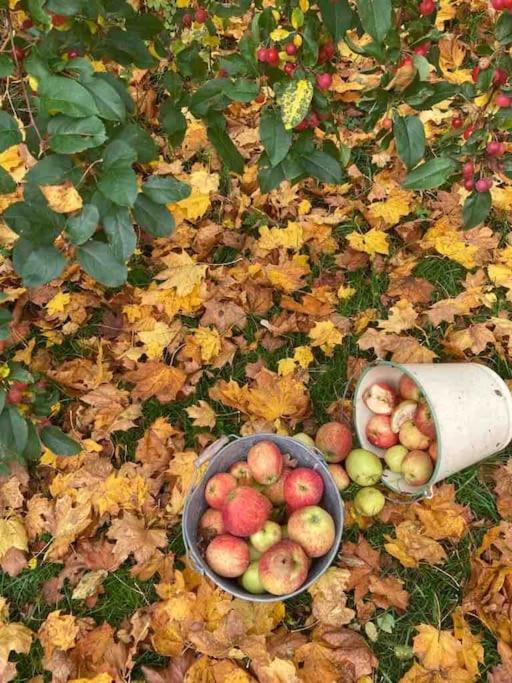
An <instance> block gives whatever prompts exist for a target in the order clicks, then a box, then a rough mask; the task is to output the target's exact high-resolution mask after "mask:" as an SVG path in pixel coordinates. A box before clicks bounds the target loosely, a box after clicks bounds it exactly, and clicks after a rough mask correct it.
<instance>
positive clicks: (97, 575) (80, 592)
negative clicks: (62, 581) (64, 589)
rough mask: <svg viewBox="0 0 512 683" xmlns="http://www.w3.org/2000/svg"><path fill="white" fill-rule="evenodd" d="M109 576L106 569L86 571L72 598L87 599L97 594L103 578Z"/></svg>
mask: <svg viewBox="0 0 512 683" xmlns="http://www.w3.org/2000/svg"><path fill="white" fill-rule="evenodd" d="M106 576H108V572H107V571H106V570H105V569H97V570H96V571H93V572H86V573H85V574H84V575H83V576H82V578H81V579H80V581H79V582H78V584H77V585H76V587H75V589H74V590H73V593H72V595H71V599H72V600H85V599H86V598H88V597H90V596H91V595H95V593H96V591H97V589H98V587H99V586H100V584H101V582H102V581H103V579H104V578H105V577H106Z"/></svg>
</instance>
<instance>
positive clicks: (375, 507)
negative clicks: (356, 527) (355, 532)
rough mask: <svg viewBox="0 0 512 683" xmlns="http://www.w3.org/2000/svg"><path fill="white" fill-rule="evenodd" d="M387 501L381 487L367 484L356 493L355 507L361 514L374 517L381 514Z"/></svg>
mask: <svg viewBox="0 0 512 683" xmlns="http://www.w3.org/2000/svg"><path fill="white" fill-rule="evenodd" d="M385 502H386V499H385V498H384V495H383V494H382V493H381V491H379V489H376V488H375V487H373V486H365V487H364V488H362V489H361V490H360V491H358V492H357V493H356V495H355V498H354V507H355V509H356V511H357V512H359V514H360V515H364V516H365V517H373V516H374V515H378V514H379V512H380V511H381V510H382V508H383V507H384V504H385Z"/></svg>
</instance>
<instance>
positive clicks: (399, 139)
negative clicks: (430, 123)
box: [393, 115, 425, 168]
mask: <svg viewBox="0 0 512 683" xmlns="http://www.w3.org/2000/svg"><path fill="white" fill-rule="evenodd" d="M393 133H394V135H395V141H396V151H397V152H398V156H399V157H400V159H401V160H402V161H403V162H404V164H405V165H406V166H407V168H413V167H414V166H416V164H417V163H419V162H420V161H421V159H423V155H424V154H425V130H424V128H423V123H422V122H421V121H420V119H419V118H418V117H417V116H404V117H402V116H398V115H395V116H394V117H393Z"/></svg>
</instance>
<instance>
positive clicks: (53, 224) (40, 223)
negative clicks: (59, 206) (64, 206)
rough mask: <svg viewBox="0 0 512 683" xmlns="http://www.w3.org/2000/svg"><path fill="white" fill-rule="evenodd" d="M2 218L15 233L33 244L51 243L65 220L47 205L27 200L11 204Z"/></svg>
mask: <svg viewBox="0 0 512 683" xmlns="http://www.w3.org/2000/svg"><path fill="white" fill-rule="evenodd" d="M2 218H3V220H4V221H5V222H6V223H7V225H8V226H9V227H10V228H11V230H14V232H15V233H16V234H17V235H19V236H20V237H23V238H25V239H26V240H29V241H30V242H33V243H34V244H52V242H53V241H54V240H55V238H56V237H57V235H58V234H59V233H60V231H61V230H62V228H63V227H64V221H65V219H64V217H63V215H62V214H60V213H55V211H52V210H51V209H50V208H48V207H47V206H44V205H41V204H32V203H29V202H27V201H25V202H16V203H15V204H11V206H9V207H8V208H7V209H6V210H5V211H4V213H3V216H2Z"/></svg>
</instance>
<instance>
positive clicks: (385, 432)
mask: <svg viewBox="0 0 512 683" xmlns="http://www.w3.org/2000/svg"><path fill="white" fill-rule="evenodd" d="M366 438H367V439H368V441H369V442H370V443H371V444H372V445H373V446H377V448H390V447H391V446H394V445H395V444H396V443H398V436H397V435H396V434H395V433H394V431H393V430H392V429H391V418H390V417H389V415H372V417H371V418H370V419H369V420H368V422H367V424H366Z"/></svg>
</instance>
